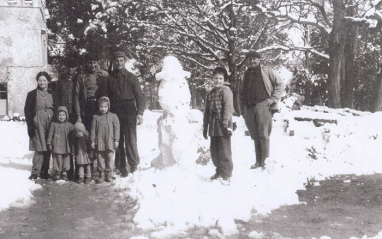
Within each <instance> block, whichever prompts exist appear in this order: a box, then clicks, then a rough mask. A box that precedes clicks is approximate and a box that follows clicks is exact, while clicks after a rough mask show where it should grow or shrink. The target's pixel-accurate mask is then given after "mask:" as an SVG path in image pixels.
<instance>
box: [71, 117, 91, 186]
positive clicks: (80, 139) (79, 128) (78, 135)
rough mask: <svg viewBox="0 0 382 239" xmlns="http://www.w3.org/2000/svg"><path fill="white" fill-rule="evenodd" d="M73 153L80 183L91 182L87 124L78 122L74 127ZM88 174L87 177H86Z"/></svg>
mask: <svg viewBox="0 0 382 239" xmlns="http://www.w3.org/2000/svg"><path fill="white" fill-rule="evenodd" d="M72 139H73V142H72V153H73V156H74V157H73V158H74V160H75V162H76V167H77V173H78V179H77V181H76V182H77V183H78V184H82V183H85V184H89V183H90V182H91V181H92V172H91V161H90V158H89V155H88V152H89V132H88V131H87V130H86V129H85V125H84V124H82V123H80V122H77V123H76V124H75V125H74V129H73V137H72ZM85 176H86V177H85Z"/></svg>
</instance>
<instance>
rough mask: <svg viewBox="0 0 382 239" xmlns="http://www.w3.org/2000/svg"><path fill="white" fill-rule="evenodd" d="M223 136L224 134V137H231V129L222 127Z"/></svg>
mask: <svg viewBox="0 0 382 239" xmlns="http://www.w3.org/2000/svg"><path fill="white" fill-rule="evenodd" d="M223 134H224V136H231V135H232V129H230V128H228V127H227V126H225V127H223Z"/></svg>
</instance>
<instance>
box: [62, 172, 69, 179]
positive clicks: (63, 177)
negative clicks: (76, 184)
mask: <svg viewBox="0 0 382 239" xmlns="http://www.w3.org/2000/svg"><path fill="white" fill-rule="evenodd" d="M61 179H62V180H65V181H68V174H67V173H66V172H63V173H62V175H61Z"/></svg>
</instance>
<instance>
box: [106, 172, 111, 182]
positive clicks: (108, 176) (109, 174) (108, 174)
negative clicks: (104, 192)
mask: <svg viewBox="0 0 382 239" xmlns="http://www.w3.org/2000/svg"><path fill="white" fill-rule="evenodd" d="M105 181H106V182H108V183H111V182H113V173H112V172H106V179H105Z"/></svg>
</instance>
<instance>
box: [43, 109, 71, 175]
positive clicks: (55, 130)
mask: <svg viewBox="0 0 382 239" xmlns="http://www.w3.org/2000/svg"><path fill="white" fill-rule="evenodd" d="M68 118H69V114H68V110H67V109H66V107H65V106H59V107H58V109H57V121H55V122H52V123H51V125H50V129H49V133H48V140H47V146H48V148H49V150H51V151H52V154H53V171H54V175H53V180H58V179H63V180H65V181H67V180H68V176H67V171H69V169H70V158H69V156H70V153H71V151H70V144H69V142H70V137H71V133H72V130H73V125H72V124H71V123H69V122H68Z"/></svg>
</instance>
